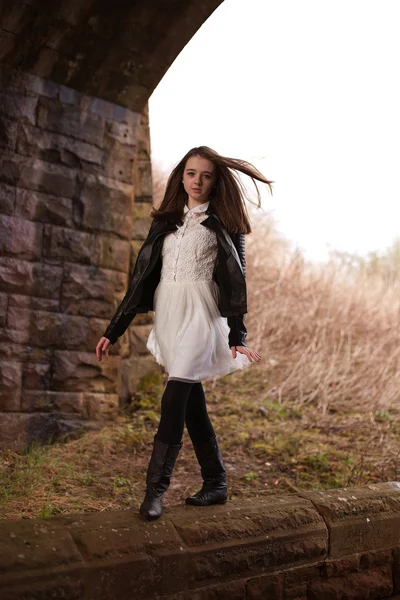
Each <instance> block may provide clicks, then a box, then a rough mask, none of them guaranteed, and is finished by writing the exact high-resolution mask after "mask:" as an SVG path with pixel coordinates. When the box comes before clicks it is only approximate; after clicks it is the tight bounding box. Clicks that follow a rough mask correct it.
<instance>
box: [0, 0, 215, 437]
mask: <svg viewBox="0 0 400 600" xmlns="http://www.w3.org/2000/svg"><path fill="white" fill-rule="evenodd" d="M219 4H221V0H203V1H202V2H195V1H194V0H189V1H188V0H170V1H169V2H165V1H162V0H146V1H145V0H136V1H133V2H132V0H114V1H113V2H110V1H109V0H72V1H70V0H61V1H60V2H53V1H52V0H25V1H24V2H21V1H19V2H15V0H3V3H2V7H1V8H0V19H1V23H0V84H1V85H0V150H1V158H0V200H1V202H0V239H1V242H0V253H1V257H0V328H1V338H2V344H0V382H1V383H2V387H1V390H0V448H7V447H13V448H18V447H23V446H25V445H26V444H27V443H29V442H31V441H33V440H37V439H39V440H42V441H48V440H49V439H53V438H55V437H57V436H58V435H60V434H65V433H69V434H71V432H74V431H76V430H81V429H82V427H83V428H90V427H97V426H99V423H100V422H101V421H104V420H107V419H113V418H114V417H115V416H116V413H117V408H118V403H119V399H120V398H123V399H124V398H127V397H128V396H129V395H130V394H131V393H132V391H133V390H134V388H135V386H136V385H137V382H138V378H139V377H140V376H141V375H142V374H143V373H144V372H146V369H148V368H149V361H151V360H152V357H149V356H146V350H145V338H146V336H147V333H148V331H149V328H151V317H150V316H149V315H141V316H140V318H139V316H138V317H137V318H136V320H135V324H136V327H135V331H133V328H131V330H130V331H129V332H128V333H126V334H125V335H124V336H122V338H121V339H120V340H119V342H118V344H117V345H116V346H115V349H116V352H113V355H112V356H110V358H109V359H108V360H107V361H102V363H98V362H97V361H96V358H95V355H94V347H95V344H96V343H97V340H98V338H99V335H101V333H102V332H103V331H104V329H105V326H106V325H107V323H108V321H109V318H110V317H111V316H112V315H113V314H114V311H115V308H116V306H117V304H118V303H119V301H120V300H121V298H122V296H123V294H124V292H125V289H126V285H127V281H128V278H129V276H130V273H131V270H132V268H133V264H134V261H135V259H136V254H137V251H138V248H139V247H140V246H141V244H142V241H143V239H144V237H145V235H146V233H147V229H148V225H149V212H150V208H151V202H152V187H151V154H150V136H149V123H148V112H147V101H148V98H149V97H150V95H151V93H152V91H153V90H154V88H155V87H156V85H157V84H158V82H159V81H160V80H161V78H162V77H163V75H164V74H165V72H166V71H167V70H168V68H169V66H170V65H171V63H172V62H173V61H174V59H175V58H176V56H177V55H178V54H179V52H180V51H181V50H182V48H183V47H184V46H185V44H186V43H187V42H188V41H189V40H190V38H191V37H192V36H193V35H194V33H195V32H196V31H197V29H198V28H199V27H200V26H201V25H202V23H203V22H204V21H205V20H206V19H207V18H208V17H209V15H210V14H211V13H212V12H213V11H214V10H215V8H217V6H218V5H219ZM135 369H136V370H135Z"/></svg>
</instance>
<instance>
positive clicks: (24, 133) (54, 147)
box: [16, 123, 104, 171]
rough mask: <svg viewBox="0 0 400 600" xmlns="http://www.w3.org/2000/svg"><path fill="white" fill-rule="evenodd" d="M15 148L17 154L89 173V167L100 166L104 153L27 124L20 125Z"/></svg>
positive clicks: (98, 149) (86, 144)
mask: <svg viewBox="0 0 400 600" xmlns="http://www.w3.org/2000/svg"><path fill="white" fill-rule="evenodd" d="M16 147H17V152H18V154H21V155H26V156H29V157H31V158H39V159H42V160H45V161H48V162H51V163H55V164H61V165H65V166H67V167H71V168H73V169H83V170H89V171H90V166H91V165H93V166H101V164H102V162H103V160H104V151H103V150H102V149H101V148H98V147H97V146H94V145H93V144H88V143H87V142H82V141H80V140H76V139H74V138H70V137H66V136H65V135H61V134H57V133H51V132H48V131H42V130H41V129H40V128H39V127H32V126H31V125H29V124H28V123H27V124H25V125H24V124H21V126H20V128H19V133H18V140H17V143H16Z"/></svg>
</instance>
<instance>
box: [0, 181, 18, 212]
mask: <svg viewBox="0 0 400 600" xmlns="http://www.w3.org/2000/svg"><path fill="white" fill-rule="evenodd" d="M14 203H15V188H14V187H11V186H10V185H7V184H5V183H0V211H1V212H2V214H3V215H12V214H13V212H14Z"/></svg>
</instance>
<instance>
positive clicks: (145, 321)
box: [133, 310, 154, 326]
mask: <svg viewBox="0 0 400 600" xmlns="http://www.w3.org/2000/svg"><path fill="white" fill-rule="evenodd" d="M151 323H154V311H152V310H151V311H149V312H148V313H139V314H138V315H136V316H135V320H134V321H133V326H136V325H150V324H151Z"/></svg>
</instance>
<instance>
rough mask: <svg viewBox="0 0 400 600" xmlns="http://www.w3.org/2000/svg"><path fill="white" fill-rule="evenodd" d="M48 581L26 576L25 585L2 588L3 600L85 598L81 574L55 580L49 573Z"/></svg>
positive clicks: (73, 599) (9, 585)
mask: <svg viewBox="0 0 400 600" xmlns="http://www.w3.org/2000/svg"><path fill="white" fill-rule="evenodd" d="M45 577H47V578H48V580H46V581H40V582H38V581H37V578H36V577H35V576H33V577H32V581H30V578H29V577H27V576H25V581H24V583H21V582H20V583H17V584H7V585H6V586H5V587H2V591H1V600H53V599H55V598H60V600H61V598H62V600H81V598H83V596H84V585H83V579H82V573H81V572H78V571H76V572H74V573H73V574H71V575H66V576H64V577H63V576H60V577H57V580H54V576H53V574H52V573H49V574H48V575H47V576H45Z"/></svg>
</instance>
